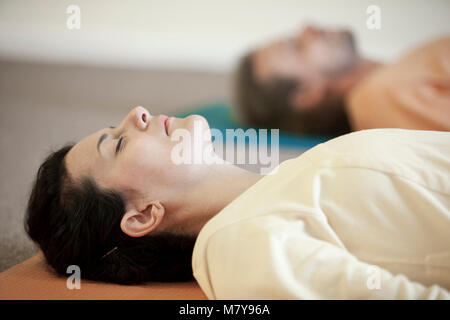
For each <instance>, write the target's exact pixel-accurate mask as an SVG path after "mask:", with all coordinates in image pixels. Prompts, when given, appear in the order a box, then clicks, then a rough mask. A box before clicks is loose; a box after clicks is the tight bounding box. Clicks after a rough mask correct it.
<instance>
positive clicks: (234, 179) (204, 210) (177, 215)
mask: <svg viewBox="0 0 450 320" xmlns="http://www.w3.org/2000/svg"><path fill="white" fill-rule="evenodd" d="M203 177H204V178H203V179H200V180H199V181H197V183H195V185H194V186H191V187H190V190H189V191H187V190H186V192H185V193H184V194H183V196H182V197H180V201H179V203H178V207H177V209H175V210H173V212H169V214H170V215H171V219H168V220H170V221H169V222H170V223H168V224H167V225H166V228H167V230H170V231H171V232H175V233H180V234H188V235H195V236H196V235H198V234H199V232H200V230H201V229H202V228H203V226H204V225H205V224H206V223H207V222H208V221H209V220H210V219H211V218H212V217H214V216H215V215H216V214H217V213H219V212H220V211H221V210H222V209H223V208H225V207H226V206H227V205H228V204H230V203H231V202H232V201H233V200H234V199H236V198H237V197H238V196H239V195H241V194H242V193H243V192H244V191H246V190H247V189H248V188H250V187H251V186H252V185H254V184H255V183H256V182H257V181H259V180H260V179H261V178H262V177H263V175H260V174H258V173H253V172H250V171H247V170H244V169H242V168H239V167H237V166H235V165H232V164H230V163H225V164H213V165H209V166H208V167H207V171H206V174H204V175H203Z"/></svg>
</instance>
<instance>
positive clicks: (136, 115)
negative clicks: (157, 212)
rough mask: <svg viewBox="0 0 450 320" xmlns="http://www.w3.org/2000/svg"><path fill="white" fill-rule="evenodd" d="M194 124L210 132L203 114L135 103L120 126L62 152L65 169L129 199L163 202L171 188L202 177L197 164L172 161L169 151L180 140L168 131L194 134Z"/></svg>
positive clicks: (184, 185)
mask: <svg viewBox="0 0 450 320" xmlns="http://www.w3.org/2000/svg"><path fill="white" fill-rule="evenodd" d="M166 119H167V121H165V120H166ZM194 123H196V124H197V125H196V126H197V128H199V125H200V128H201V131H202V132H203V134H204V133H205V131H207V132H209V126H208V123H207V121H206V120H205V119H204V118H203V117H201V116H189V117H187V118H184V119H179V118H167V117H166V116H164V115H159V116H152V115H151V114H150V113H149V112H148V111H147V110H146V109H145V108H143V107H136V108H134V109H132V110H131V111H130V113H128V115H127V116H126V117H125V118H124V119H123V121H122V122H121V123H120V125H119V126H117V127H110V128H105V129H102V130H100V131H98V132H96V133H94V134H92V135H90V136H88V137H86V138H84V139H83V140H81V141H80V142H78V143H77V144H76V145H75V146H74V147H73V148H72V149H71V150H70V152H69V153H68V154H67V156H66V165H67V170H68V172H69V174H70V176H71V177H72V178H73V179H81V178H83V177H91V178H93V179H94V181H95V182H96V183H97V184H98V185H99V186H100V187H103V188H108V189H114V190H116V191H120V192H122V193H123V194H124V195H125V196H127V197H140V198H142V197H152V198H155V199H160V200H163V201H164V200H165V199H167V197H169V196H170V194H171V192H172V193H173V192H175V191H176V190H177V189H178V190H182V189H185V188H186V187H189V186H190V185H192V184H193V183H195V182H196V181H197V180H198V179H201V172H202V170H201V169H200V170H199V166H198V165H197V166H195V165H190V164H178V165H177V164H176V163H175V162H174V161H172V149H173V147H174V146H175V145H177V144H179V143H180V141H173V139H171V136H172V134H173V133H174V131H175V130H177V129H184V130H187V131H189V133H191V134H192V136H193V135H194ZM197 130H198V129H197ZM185 132H186V131H185ZM204 143H211V142H210V141H209V142H204ZM192 152H195V151H194V150H192Z"/></svg>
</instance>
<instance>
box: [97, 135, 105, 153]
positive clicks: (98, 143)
mask: <svg viewBox="0 0 450 320" xmlns="http://www.w3.org/2000/svg"><path fill="white" fill-rule="evenodd" d="M107 137H108V134H107V133H104V134H102V135H101V136H100V139H98V142H97V151H98V152H99V153H100V144H101V143H102V142H103V140H105V139H106V138H107Z"/></svg>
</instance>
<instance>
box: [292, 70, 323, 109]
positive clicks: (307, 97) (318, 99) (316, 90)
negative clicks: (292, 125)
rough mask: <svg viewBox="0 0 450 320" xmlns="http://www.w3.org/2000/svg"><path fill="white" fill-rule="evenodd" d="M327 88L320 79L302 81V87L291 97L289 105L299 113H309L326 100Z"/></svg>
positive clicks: (298, 87)
mask: <svg viewBox="0 0 450 320" xmlns="http://www.w3.org/2000/svg"><path fill="white" fill-rule="evenodd" d="M326 92H327V86H326V83H325V81H324V80H323V79H321V78H319V77H315V78H310V79H308V80H302V83H301V85H298V86H297V88H296V89H295V91H294V92H293V93H291V96H290V97H289V103H290V104H291V106H292V107H293V108H294V110H297V111H307V110H311V109H314V108H315V107H317V106H318V105H320V104H321V103H322V102H323V100H324V99H325V95H326Z"/></svg>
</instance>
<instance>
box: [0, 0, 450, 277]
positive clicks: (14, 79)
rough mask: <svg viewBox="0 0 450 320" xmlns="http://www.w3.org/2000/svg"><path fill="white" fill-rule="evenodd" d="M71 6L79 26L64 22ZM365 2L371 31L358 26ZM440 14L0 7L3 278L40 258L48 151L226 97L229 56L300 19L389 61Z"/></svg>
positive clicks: (28, 3) (402, 2) (74, 0)
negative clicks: (372, 20)
mask: <svg viewBox="0 0 450 320" xmlns="http://www.w3.org/2000/svg"><path fill="white" fill-rule="evenodd" d="M71 4H75V5H78V6H79V7H80V9H81V29H80V30H68V29H67V27H66V20H67V18H68V16H69V15H68V14H67V13H66V9H67V7H68V6H69V5H71ZM372 4H375V5H377V6H379V8H380V9H381V29H380V30H369V29H367V27H366V20H367V18H368V14H367V13H366V9H367V7H368V6H369V5H372ZM449 17H450V1H448V0H429V1H423V0H422V1H417V0H395V1H388V0H379V1H365V0H345V1H331V0H329V1H324V0H314V1H301V0H276V1H275V0H272V1H267V0H258V1H256V0H248V1H242V0H240V1H238V0H229V1H216V0H190V1H181V0H179V1H173V0H164V1H162V0H158V1H156V0H147V1H144V0H140V1H138V0H128V1H123V0H122V1H121V0H98V1H93V0H71V1H66V0H39V1H32V0H0V150H1V151H0V160H1V166H0V271H2V270H5V269H7V268H9V267H11V266H12V265H14V264H16V263H18V262H20V261H22V260H24V259H26V258H28V257H29V256H31V255H32V254H34V253H35V252H36V251H37V249H36V247H34V246H33V244H32V243H31V242H30V241H29V239H28V238H27V237H26V235H25V233H24V231H23V224H22V220H23V214H24V212H25V206H26V201H27V198H28V194H29V191H30V186H31V183H32V180H33V179H34V176H35V174H36V171H37V168H38V167H39V165H40V163H41V162H42V160H43V159H44V157H45V156H46V155H47V154H48V152H50V151H51V150H56V148H59V147H61V146H62V145H63V144H64V143H66V142H69V141H73V142H76V141H78V140H79V139H81V138H83V137H84V136H86V135H88V134H90V133H93V132H95V131H97V130H99V129H101V128H104V127H106V126H110V125H114V124H117V123H118V122H119V121H120V120H121V119H122V118H123V116H124V115H126V114H127V112H128V111H129V110H130V109H131V108H132V107H134V106H136V105H143V106H145V107H147V108H148V109H149V110H150V112H152V113H154V114H159V113H166V114H175V113H177V112H181V111H183V110H185V109H187V108H192V107H196V106H201V105H203V104H207V103H211V102H218V101H222V102H229V101H230V99H231V77H230V76H231V75H232V71H233V68H234V66H235V63H236V61H237V59H238V57H239V56H240V55H242V54H243V53H244V52H245V51H246V50H248V49H249V48H253V47H254V46H256V45H259V44H262V43H264V42H266V41H270V40H272V39H274V38H276V37H278V36H284V35H289V34H291V33H293V32H296V31H297V30H299V29H300V28H301V27H302V25H303V24H304V23H306V22H312V23H318V24H321V25H324V26H344V27H349V28H351V29H352V30H353V32H354V33H355V35H356V39H357V41H358V44H359V48H360V51H362V53H363V54H365V55H367V56H369V57H372V58H375V59H380V60H384V61H390V60H393V59H395V58H397V57H398V56H399V55H401V54H402V53H403V52H405V51H406V50H408V49H409V48H411V47H413V46H416V45H418V44H421V43H423V42H426V41H429V40H432V39H434V38H435V37H437V36H439V35H443V34H449V33H450V23H449ZM291 156H293V154H292V153H289V152H288V151H284V153H283V154H282V155H280V160H283V158H289V157H291Z"/></svg>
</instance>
